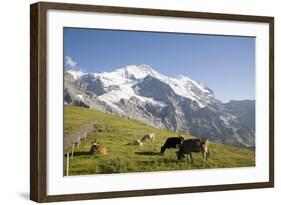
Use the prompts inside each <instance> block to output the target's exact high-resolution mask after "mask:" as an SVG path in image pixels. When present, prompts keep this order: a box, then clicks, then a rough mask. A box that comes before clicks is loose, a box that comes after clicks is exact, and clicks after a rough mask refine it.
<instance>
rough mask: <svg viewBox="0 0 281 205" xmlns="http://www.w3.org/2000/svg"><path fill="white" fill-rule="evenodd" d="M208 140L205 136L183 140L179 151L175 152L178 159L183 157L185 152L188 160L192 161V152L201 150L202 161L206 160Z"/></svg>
mask: <svg viewBox="0 0 281 205" xmlns="http://www.w3.org/2000/svg"><path fill="white" fill-rule="evenodd" d="M208 142H209V141H208V139H206V138H202V139H188V140H184V141H183V143H182V144H181V145H180V149H179V151H177V152H176V154H177V158H178V160H181V159H182V158H184V155H185V154H187V155H188V157H189V161H190V162H191V163H192V162H193V158H192V152H201V153H202V154H203V159H204V161H206V160H207V158H208V156H209V150H208Z"/></svg>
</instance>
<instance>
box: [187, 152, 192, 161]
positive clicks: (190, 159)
mask: <svg viewBox="0 0 281 205" xmlns="http://www.w3.org/2000/svg"><path fill="white" fill-rule="evenodd" d="M187 156H188V161H189V162H191V163H193V158H192V154H191V152H190V153H187Z"/></svg>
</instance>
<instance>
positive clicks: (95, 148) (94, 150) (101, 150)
mask: <svg viewBox="0 0 281 205" xmlns="http://www.w3.org/2000/svg"><path fill="white" fill-rule="evenodd" d="M90 153H91V154H99V155H106V148H105V147H104V146H103V145H101V144H99V143H96V141H94V142H92V146H91V149H90Z"/></svg>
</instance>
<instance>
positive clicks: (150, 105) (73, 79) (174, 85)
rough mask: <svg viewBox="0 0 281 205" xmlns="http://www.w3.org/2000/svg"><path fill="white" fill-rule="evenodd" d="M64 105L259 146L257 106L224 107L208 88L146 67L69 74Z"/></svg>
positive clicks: (248, 103) (251, 103)
mask: <svg viewBox="0 0 281 205" xmlns="http://www.w3.org/2000/svg"><path fill="white" fill-rule="evenodd" d="M64 101H65V104H74V105H79V106H84V107H88V108H92V109H97V110H100V111H103V112H108V113H113V114H117V115H120V116H123V117H128V118H132V119H136V120H139V121H142V122H144V123H146V124H149V125H152V126H155V127H159V128H162V129H168V130H173V131H183V132H187V133H191V134H193V135H196V136H204V137H208V138H210V139H211V140H214V141H217V142H222V143H225V144H233V145H239V146H254V145H255V101H250V100H247V101H230V102H229V103H226V104H224V103H222V102H220V101H219V100H218V99H216V98H215V96H214V93H213V91H212V90H211V89H210V88H208V87H207V86H206V85H204V84H201V83H198V82H196V81H194V80H192V79H190V78H188V77H185V76H179V77H177V78H172V77H168V76H165V75H163V74H161V73H158V72H157V71H155V70H153V69H152V68H151V67H149V66H147V65H140V66H136V65H133V66H127V67H125V68H121V69H118V70H116V71H113V72H110V73H106V72H104V73H91V74H85V73H81V72H79V73H76V72H75V71H67V72H65V88H64Z"/></svg>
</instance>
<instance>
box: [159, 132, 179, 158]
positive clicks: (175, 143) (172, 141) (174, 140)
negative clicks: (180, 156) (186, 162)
mask: <svg viewBox="0 0 281 205" xmlns="http://www.w3.org/2000/svg"><path fill="white" fill-rule="evenodd" d="M183 141H184V138H183V137H182V136H181V135H179V136H178V137H170V138H168V139H167V140H166V142H165V144H164V145H163V146H162V147H161V152H160V153H161V154H164V152H165V150H166V149H170V148H173V149H175V148H178V147H179V145H181V144H182V143H183Z"/></svg>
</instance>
